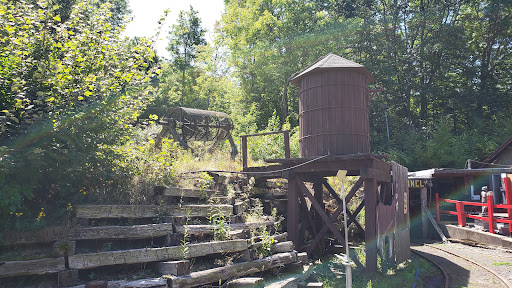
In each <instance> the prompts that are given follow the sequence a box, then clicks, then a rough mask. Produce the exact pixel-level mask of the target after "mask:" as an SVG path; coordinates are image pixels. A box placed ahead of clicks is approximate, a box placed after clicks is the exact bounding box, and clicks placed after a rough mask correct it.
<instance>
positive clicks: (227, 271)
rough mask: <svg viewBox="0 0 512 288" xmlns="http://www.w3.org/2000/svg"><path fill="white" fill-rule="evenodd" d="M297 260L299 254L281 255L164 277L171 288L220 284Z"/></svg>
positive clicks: (293, 252)
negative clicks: (220, 282) (221, 281)
mask: <svg viewBox="0 0 512 288" xmlns="http://www.w3.org/2000/svg"><path fill="white" fill-rule="evenodd" d="M296 260H297V252H295V251H292V252H286V253H279V254H275V255H272V256H268V257H266V258H263V259H258V260H254V261H250V262H242V263H237V264H232V265H229V266H224V267H219V268H214V269H208V270H203V271H198V272H192V273H190V274H188V275H183V276H174V275H164V276H162V277H163V278H166V279H168V282H167V284H168V285H169V287H170V288H177V287H180V288H186V287H194V286H199V285H205V284H209V283H218V282H219V280H223V281H224V280H227V279H230V278H234V277H241V276H245V275H250V274H254V273H258V272H261V271H265V270H268V269H271V268H275V267H280V266H283V265H286V264H289V263H293V262H295V261H296Z"/></svg>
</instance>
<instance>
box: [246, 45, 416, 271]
mask: <svg viewBox="0 0 512 288" xmlns="http://www.w3.org/2000/svg"><path fill="white" fill-rule="evenodd" d="M374 80H375V78H374V77H373V75H372V74H371V73H370V71H368V69H366V68H365V67H364V66H362V65H360V64H357V63H355V62H352V61H349V60H347V59H344V58H342V57H339V56H337V55H334V54H328V55H326V56H324V57H322V58H320V59H319V60H318V61H317V62H315V63H314V64H312V65H311V66H309V67H307V68H305V69H304V70H302V71H300V72H297V73H295V74H294V75H292V76H291V77H290V81H291V83H293V84H294V85H296V86H298V87H299V131H300V132H299V133H300V137H299V141H300V158H286V159H271V160H267V162H271V163H278V165H270V166H265V167H244V171H245V172H249V173H250V172H254V174H253V175H252V176H254V177H264V178H287V179H288V195H287V215H286V226H287V232H288V238H289V240H291V241H293V243H294V244H295V246H296V249H297V250H306V251H307V252H308V253H309V252H313V251H314V250H315V249H316V250H322V251H323V244H324V243H325V237H326V233H328V232H330V233H331V234H332V236H334V238H335V239H336V240H337V241H338V242H339V243H340V244H342V245H343V243H344V236H343V233H345V231H343V229H342V230H339V229H338V228H337V226H336V225H335V224H334V223H335V222H336V221H337V219H338V216H339V215H340V214H341V212H342V211H343V208H342V199H341V198H340V196H339V195H338V193H337V192H336V191H335V190H334V189H333V188H332V187H331V186H330V185H329V183H328V182H327V179H326V177H331V176H335V175H336V173H337V172H338V170H347V171H348V173H347V175H348V176H360V177H359V180H358V181H357V182H356V183H355V184H354V186H353V187H352V189H351V191H348V193H347V195H346V197H345V201H346V202H347V203H349V202H350V200H351V199H352V198H353V197H354V195H355V194H356V192H357V191H358V190H359V189H360V188H361V187H364V190H363V191H364V201H362V203H360V205H359V206H358V207H357V208H356V209H355V210H353V211H350V210H347V215H348V217H349V220H348V221H347V223H348V225H350V224H351V223H354V224H355V225H356V227H357V228H358V229H360V230H361V231H362V232H363V233H364V235H365V250H366V270H367V271H369V272H376V271H377V251H378V249H379V250H381V248H382V249H384V248H383V247H392V248H391V250H392V251H387V252H386V253H383V254H384V255H383V256H382V257H389V258H390V259H391V258H392V259H391V261H394V262H398V263H400V262H403V261H405V260H407V259H408V258H409V255H410V250H409V245H410V242H409V215H408V201H407V199H408V191H409V190H408V186H407V172H408V171H407V168H405V167H402V166H400V165H398V164H396V163H391V164H388V163H385V162H383V161H382V160H381V159H380V158H378V157H376V156H374V155H373V154H371V153H370V136H369V135H370V133H369V130H370V128H369V113H368V111H369V102H370V99H369V90H368V84H369V83H370V82H372V81H374ZM244 153H245V152H244ZM306 182H309V183H312V185H310V186H309V187H312V189H310V188H309V187H308V185H306V184H305V183H306ZM324 188H325V191H326V192H327V193H329V194H330V195H331V196H332V198H334V199H336V201H337V203H338V208H337V209H336V211H335V212H334V213H331V212H329V211H327V210H326V209H325V206H324V200H323V198H324V196H323V195H324ZM306 198H307V199H308V200H309V201H307V200H306ZM308 202H310V205H309V204H308ZM363 208H364V209H365V214H364V219H365V227H364V228H363V227H362V225H360V223H358V221H357V219H356V216H357V215H358V214H359V213H360V212H361V210H362V209H363ZM306 235H307V236H306ZM385 239H389V240H385ZM387 244H389V245H387ZM319 248H320V249H319Z"/></svg>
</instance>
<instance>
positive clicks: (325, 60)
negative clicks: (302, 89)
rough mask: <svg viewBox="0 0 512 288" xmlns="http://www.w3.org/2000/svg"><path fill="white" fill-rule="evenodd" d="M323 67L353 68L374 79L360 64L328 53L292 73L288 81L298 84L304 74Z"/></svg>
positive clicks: (371, 79)
mask: <svg viewBox="0 0 512 288" xmlns="http://www.w3.org/2000/svg"><path fill="white" fill-rule="evenodd" d="M323 69H343V70H345V69H346V70H355V71H359V72H361V73H364V74H366V75H367V76H368V78H369V80H370V82H371V81H375V77H373V75H372V73H371V72H370V71H369V70H368V69H366V67H364V66H363V65H361V64H358V63H356V62H353V61H350V60H348V59H345V58H343V57H340V56H338V55H335V54H332V53H329V54H327V55H325V56H324V57H322V58H320V59H318V61H316V62H315V63H313V64H312V65H310V66H309V67H306V68H305V69H304V70H302V71H300V72H297V73H295V74H293V75H292V76H291V77H290V79H289V80H290V82H291V83H293V84H294V85H296V86H299V82H300V79H302V78H303V77H304V76H305V75H306V74H309V73H311V72H313V71H315V70H323Z"/></svg>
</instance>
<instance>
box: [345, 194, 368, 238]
mask: <svg viewBox="0 0 512 288" xmlns="http://www.w3.org/2000/svg"><path fill="white" fill-rule="evenodd" d="M363 207H364V200H363V201H361V203H360V204H359V206H358V207H357V208H356V210H355V211H354V213H352V212H350V211H349V210H347V216H348V221H347V227H348V226H350V224H352V223H354V224H355V225H356V226H357V228H359V230H361V231H362V232H363V233H364V229H363V226H361V224H359V222H357V219H356V217H357V215H359V212H361V210H362V209H363Z"/></svg>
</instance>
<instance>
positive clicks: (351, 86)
mask: <svg viewBox="0 0 512 288" xmlns="http://www.w3.org/2000/svg"><path fill="white" fill-rule="evenodd" d="M374 80H375V78H374V77H373V75H372V74H371V73H370V71H368V69H366V68H365V67H364V66H362V65H360V64H357V63H355V62H352V61H350V60H347V59H345V58H342V57H340V56H337V55H334V54H328V55H326V56H324V57H322V58H320V59H319V60H318V61H317V62H316V63H314V64H312V65H311V66H309V67H307V68H306V69H304V70H302V71H300V72H297V73H295V74H294V75H293V76H292V77H291V78H290V81H291V83H292V84H294V85H296V86H298V87H299V135H300V136H299V146H300V157H315V156H323V155H329V154H357V153H369V152H370V121H369V116H368V110H369V102H370V99H369V93H368V83H369V82H372V81H374Z"/></svg>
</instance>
